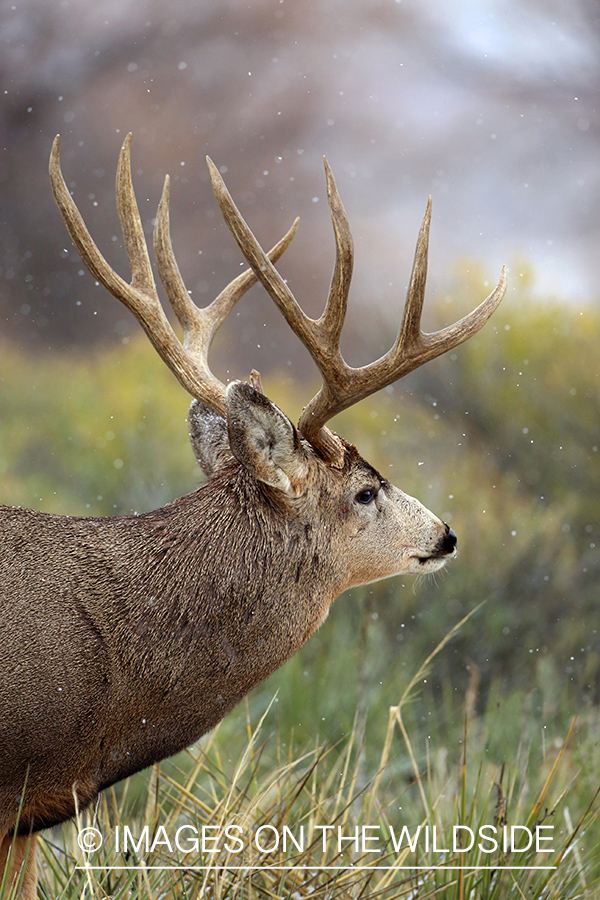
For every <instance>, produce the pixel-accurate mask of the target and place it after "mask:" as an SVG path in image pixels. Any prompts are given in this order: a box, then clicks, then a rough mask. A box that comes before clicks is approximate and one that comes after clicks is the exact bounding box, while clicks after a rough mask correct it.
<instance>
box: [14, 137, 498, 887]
mask: <svg viewBox="0 0 600 900" xmlns="http://www.w3.org/2000/svg"><path fill="white" fill-rule="evenodd" d="M50 170H51V180H52V183H53V188H54V192H55V196H56V199H57V202H58V205H59V208H60V209H61V212H62V214H63V217H64V218H65V221H66V224H67V227H68V228H69V231H70V233H71V235H72V237H73V240H74V242H75V244H76V246H77V248H78V250H79V252H80V254H81V256H82V258H83V260H84V262H85V263H86V265H87V266H88V268H89V269H90V271H91V272H92V274H94V276H95V277H97V278H99V280H100V281H102V282H103V283H104V284H105V286H106V287H107V288H108V289H109V290H110V291H111V292H112V293H113V294H115V296H117V297H118V298H119V299H120V300H121V301H122V302H123V303H124V304H125V305H126V306H128V307H129V308H130V309H131V310H132V311H133V312H134V314H135V315H136V316H137V317H138V319H139V321H140V322H141V324H142V325H143V327H144V328H145V329H146V331H147V333H148V335H149V337H150V339H151V340H152V342H153V343H154V345H155V347H156V348H157V350H158V351H159V353H160V355H161V356H162V357H163V359H164V360H165V361H166V362H167V364H168V365H169V367H170V368H171V369H172V371H173V372H174V374H176V376H177V377H178V378H179V380H180V381H181V383H182V384H183V386H184V387H186V389H187V390H188V391H189V392H190V393H191V394H192V395H193V396H194V397H195V400H194V402H193V403H192V406H191V407H190V412H189V416H188V419H189V426H190V437H191V441H192V446H193V449H194V452H195V454H196V457H197V459H198V462H199V464H200V466H201V467H202V469H203V470H204V472H205V474H206V475H207V477H208V482H207V484H206V485H205V486H204V487H202V488H200V489H199V490H197V491H195V492H194V493H192V494H189V495H187V496H185V497H181V498H180V499H178V500H175V501H173V502H172V503H170V504H168V505H167V506H165V507H162V508H161V509H157V510H154V511H151V512H148V513H144V514H142V515H135V516H123V517H113V518H71V517H67V516H53V515H48V514H45V513H40V512H33V511H30V510H26V509H21V508H14V507H6V506H0V648H1V651H0V883H1V882H2V872H3V870H4V869H5V868H6V867H8V881H9V884H10V883H13V882H14V881H15V879H17V878H18V877H19V873H21V876H20V877H22V879H23V891H22V896H23V897H24V898H26V900H32V898H34V897H35V891H36V870H35V853H34V849H33V846H30V847H29V851H28V849H27V848H28V846H29V844H28V841H30V836H31V835H32V834H33V835H34V838H35V834H36V833H37V832H38V831H40V830H41V829H44V828H48V827H50V826H52V825H56V824H58V823H60V822H62V821H64V820H66V819H68V818H70V817H71V816H73V815H74V813H75V811H76V805H77V806H79V807H80V808H81V807H83V806H84V805H86V804H87V803H89V802H91V801H92V800H93V799H94V798H95V797H96V796H97V795H98V793H99V792H100V791H102V790H103V789H104V788H106V787H108V786H109V785H112V784H114V783H115V782H117V781H119V780H121V779H123V778H126V777H127V776H128V775H131V774H132V773H134V772H137V771H139V770H141V769H143V768H145V767H147V766H149V765H151V764H152V763H154V762H157V761H159V760H161V759H164V758H165V757H168V756H171V755H172V754H174V753H176V752H177V751H179V750H181V749H183V748H184V747H187V746H188V745H189V744H191V743H193V742H194V741H195V740H197V739H198V738H199V737H200V736H201V735H202V734H204V733H205V732H206V731H208V730H209V729H210V728H212V727H213V726H214V725H215V724H216V723H217V722H218V721H219V720H220V719H221V718H223V716H224V715H225V714H226V713H227V712H228V711H229V710H230V709H232V707H233V706H235V704H236V703H238V702H239V700H240V699H241V698H242V697H244V696H245V695H246V694H247V693H248V692H249V691H250V690H251V689H252V688H253V687H254V686H255V685H256V684H258V682H260V681H262V680H263V679H264V678H266V677H267V676H268V675H269V674H271V673H272V672H273V671H274V670H275V669H277V668H278V667H279V666H280V665H282V663H283V662H285V660H287V659H288V658H289V657H290V656H292V655H293V654H294V653H295V652H296V650H298V648H299V647H301V646H302V644H303V643H304V642H305V641H306V640H307V639H308V638H309V637H310V635H311V634H312V633H313V632H314V631H315V630H316V629H317V628H318V627H319V625H320V624H321V623H322V622H323V620H324V619H325V617H326V616H327V613H328V610H329V607H330V605H331V603H332V602H333V600H334V599H335V597H336V596H338V594H340V593H341V592H342V591H344V590H346V589H347V588H349V587H352V586H353V585H357V584H363V583H368V582H370V581H375V580H378V579H380V578H386V577H388V576H390V575H394V574H398V573H415V574H417V573H421V572H432V571H435V570H436V569H439V568H440V567H441V566H443V565H444V563H445V561H446V560H447V559H448V558H450V557H451V556H453V554H454V552H455V548H456V536H455V535H454V533H453V532H452V531H451V529H450V528H449V526H448V525H446V524H445V523H444V522H442V521H441V520H440V519H439V518H437V516H435V515H434V514H433V513H431V512H430V511H429V510H427V509H426V508H425V507H424V506H422V504H421V503H419V501H418V500H415V499H414V498H412V497H409V496H408V495H406V494H404V493H403V492H402V491H400V490H399V489H398V488H396V487H394V486H393V485H391V484H389V482H387V481H386V480H385V479H384V478H382V477H381V476H380V475H379V473H378V472H377V471H376V470H375V469H374V468H373V467H372V466H371V465H370V464H369V463H367V462H366V461H365V460H364V459H363V458H362V457H361V456H360V455H359V453H358V451H357V450H356V448H355V447H353V446H352V445H351V444H348V443H346V442H345V441H343V440H342V439H341V438H339V437H338V436H337V435H335V434H333V433H332V432H331V431H329V429H328V428H326V427H325V422H327V421H328V419H329V418H331V416H333V415H335V414H336V413H337V412H339V411H340V410H341V409H345V408H347V407H348V406H349V405H351V404H352V403H354V402H356V401H357V400H358V399H360V398H361V397H364V396H367V395H368V394H369V393H372V392H373V391H374V390H378V389H379V388H381V387H382V386H384V384H386V383H391V382H392V381H395V380H396V379H397V378H398V377H400V376H401V375H402V374H404V373H405V372H406V371H410V370H411V368H415V367H416V366H417V365H420V364H421V363H422V362H424V361H426V360H427V359H429V358H432V357H433V356H436V355H439V353H441V352H444V350H447V349H450V348H451V347H453V346H456V344H457V343H459V342H460V341H461V340H465V339H466V338H467V337H469V336H470V335H471V334H472V333H474V332H475V331H476V330H478V329H479V328H480V327H481V325H482V324H483V323H484V322H485V320H486V319H487V318H488V317H489V315H491V313H492V312H493V310H494V309H495V307H496V306H497V305H498V303H499V302H500V299H501V297H502V294H503V292H504V283H505V281H504V276H503V277H502V278H501V280H500V282H499V284H498V287H497V288H496V290H495V291H494V292H493V293H492V294H491V295H490V297H489V298H488V299H487V300H486V301H484V303H483V304H482V305H481V306H480V307H478V308H477V309H476V310H475V311H474V312H473V313H471V314H470V315H469V316H467V317H465V319H463V320H461V322H459V323H457V324H456V325H453V326H448V328H446V329H443V330H442V331H440V332H437V333H435V334H433V335H425V334H423V333H422V332H421V331H420V325H419V320H420V310H421V305H422V299H423V292H424V286H425V276H424V272H425V265H426V247H427V233H428V232H427V229H428V223H429V208H428V213H427V214H426V218H425V220H424V225H423V227H422V230H421V235H420V238H419V244H418V245H417V254H416V257H415V265H414V269H413V276H412V278H411V285H410V288H409V295H408V298H407V303H406V307H405V313H404V320H403V323H402V327H401V330H400V334H399V337H398V340H397V342H396V345H395V346H394V348H393V349H392V350H391V351H390V352H389V353H388V354H386V356H385V357H382V358H381V359H380V360H377V361H376V362H375V363H372V364H371V366H365V367H363V368H361V369H352V368H351V367H349V366H347V364H346V363H345V362H344V360H343V359H342V357H341V354H340V352H339V336H340V331H341V326H342V322H343V318H344V313H345V307H346V300H347V294H348V287H349V282H350V273H351V266H352V247H351V238H350V235H349V231H348V228H347V222H346V219H345V213H344V210H343V207H342V206H341V201H340V200H339V196H338V194H337V189H336V187H335V182H334V181H333V176H332V175H331V173H330V171H329V169H327V177H328V190H329V199H330V208H331V214H332V219H333V223H334V231H335V235H336V243H337V249H338V253H337V259H336V266H335V269H334V277H333V280H332V286H331V289H330V294H329V299H328V301H327V307H326V310H325V312H324V314H323V316H322V317H321V318H320V319H318V320H312V319H308V317H306V316H305V314H304V313H303V312H302V310H301V309H300V308H299V307H298V305H297V303H296V301H295V299H294V298H293V296H292V295H291V294H290V292H289V289H288V288H287V285H285V283H284V282H283V281H282V279H281V278H280V276H279V275H278V273H277V271H276V270H275V269H274V267H273V265H272V261H274V260H276V259H277V258H278V256H279V255H281V253H282V252H283V251H284V250H285V248H286V247H287V245H288V244H289V242H290V240H291V238H292V237H293V234H294V231H295V226H294V228H293V229H291V230H290V232H288V234H287V235H286V236H285V238H283V239H282V241H280V242H279V244H277V245H276V246H275V247H274V248H273V250H272V251H270V253H269V254H265V253H264V251H263V250H262V248H261V247H260V245H259V244H258V242H257V241H256V239H255V238H254V236H253V235H252V234H251V232H250V231H249V229H248V227H247V225H246V224H245V222H243V220H242V219H241V217H240V215H239V213H238V211H237V209H236V208H235V206H233V201H231V198H230V196H229V194H228V193H227V191H226V188H225V187H224V185H223V184H222V181H221V179H220V176H219V175H218V172H216V170H215V169H214V167H212V169H211V177H212V178H213V185H214V188H215V193H216V195H217V199H218V200H219V203H220V205H221V207H222V210H223V212H224V215H225V217H226V219H227V222H228V224H229V226H230V228H231V230H232V232H233V233H234V236H235V237H236V239H237V240H238V243H239V244H240V247H241V249H242V251H243V252H244V254H245V255H246V258H247V259H248V261H249V262H250V265H251V271H248V272H245V273H243V274H242V275H240V276H238V278H236V279H235V280H234V281H233V282H232V283H231V285H229V287H228V288H226V289H225V291H223V292H222V293H221V294H220V295H219V297H217V299H216V300H215V301H214V302H213V303H212V304H211V305H210V306H208V307H207V308H206V309H199V308H198V307H196V306H195V305H194V304H193V303H192V301H191V299H190V298H189V295H188V293H187V291H186V290H185V287H184V285H183V282H182V281H181V276H180V274H179V270H178V268H177V265H176V263H175V259H174V256H173V252H172V248H171V243H170V237H169V226H168V206H167V200H168V182H167V183H166V184H165V191H164V193H163V199H162V200H161V204H160V207H159V213H158V219H157V228H156V232H155V252H156V256H157V264H158V268H159V272H160V274H161V278H162V281H163V284H164V286H165V289H166V291H167V294H168V297H169V299H170V301H171V304H172V306H173V309H174V311H175V312H176V314H177V317H178V318H179V320H180V322H181V324H182V325H183V331H184V339H183V342H182V343H180V342H179V341H178V339H177V338H176V336H175V334H174V332H173V330H172V328H171V326H170V324H169V322H168V320H167V319H166V316H165V315H164V312H163V310H162V306H161V305H160V302H159V300H158V296H157V294H156V288H155V285H154V281H153V277H152V270H151V266H150V263H149V259H148V255H147V251H146V247H145V242H144V239H143V231H142V227H141V223H140V220H139V214H138V212H137V206H136V204H135V197H134V195H133V189H132V187H131V178H130V172H129V139H127V141H126V142H125V145H124V147H123V151H122V154H121V160H120V164H119V170H118V176H117V198H118V205H119V212H120V215H121V220H122V225H123V234H124V238H125V243H126V246H127V251H128V254H129V259H130V263H131V267H132V282H131V284H130V285H128V284H127V283H126V282H124V281H123V279H121V278H120V276H118V275H117V274H116V273H115V272H114V271H113V270H112V269H110V267H109V266H108V264H107V263H106V261H105V260H104V258H103V257H102V256H101V255H100V253H99V251H98V249H97V248H96V247H95V245H94V244H93V242H92V240H91V237H90V236H89V233H88V232H87V229H86V228H85V225H84V224H83V220H82V219H81V216H80V214H79V212H78V210H77V208H76V207H75V205H74V203H73V200H72V198H71V197H70V195H69V192H68V189H67V187H66V184H65V183H64V180H63V179H62V175H61V173H60V168H59V162H58V144H57V143H56V144H55V147H54V150H53V155H52V157H51V166H50ZM256 280H260V281H262V283H263V284H264V286H265V287H266V289H267V290H268V292H269V293H270V294H271V296H272V297H273V299H274V301H275V302H276V303H277V305H278V306H279V307H280V309H281V310H282V312H283V313H284V315H285V316H286V318H287V319H288V322H289V324H290V325H291V327H292V328H293V330H294V331H295V332H296V333H297V334H298V335H299V336H300V338H301V339H302V341H303V342H304V343H305V344H306V346H307V347H308V349H309V351H310V352H311V354H312V355H313V357H314V359H315V361H316V362H317V365H318V366H319V369H320V370H321V372H322V374H323V378H324V384H323V388H322V390H321V391H320V392H319V393H318V394H317V395H316V397H315V398H313V400H312V401H311V402H310V403H309V404H308V405H307V407H306V408H305V410H304V413H303V415H302V417H301V419H300V423H299V426H298V429H296V428H295V427H294V425H293V424H292V423H291V422H290V421H289V419H288V418H287V417H286V416H285V415H284V414H283V413H282V412H281V411H280V410H279V409H278V408H277V407H276V406H275V405H274V404H273V403H271V401H270V400H269V399H268V398H267V397H266V396H265V395H264V394H263V393H262V388H261V386H260V378H259V376H258V374H257V373H253V374H252V376H251V379H250V381H251V383H250V384H248V383H244V382H233V383H232V384H230V385H229V386H228V387H227V388H225V386H224V385H222V384H221V383H220V382H219V381H218V380H217V379H216V378H215V377H214V376H213V375H212V373H211V372H210V370H209V369H208V364H207V360H206V356H207V351H208V346H209V344H210V341H211V339H212V336H213V334H214V332H215V331H216V329H217V328H218V327H219V326H220V325H221V323H222V322H223V320H224V318H225V317H226V315H227V314H228V312H229V311H230V310H231V308H232V307H233V305H234V304H235V303H236V302H237V301H238V299H239V298H240V297H241V296H242V295H243V294H244V293H245V291H246V290H247V289H248V288H249V287H250V286H251V284H253V283H254V282H255V281H256ZM75 797H76V798H77V799H76V800H75ZM28 852H29V855H27V854H28Z"/></svg>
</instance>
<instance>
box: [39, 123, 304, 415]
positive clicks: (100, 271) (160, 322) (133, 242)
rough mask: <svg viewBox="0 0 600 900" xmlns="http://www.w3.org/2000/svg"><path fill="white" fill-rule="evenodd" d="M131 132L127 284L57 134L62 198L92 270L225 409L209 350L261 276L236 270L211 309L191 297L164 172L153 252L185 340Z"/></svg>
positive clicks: (170, 359) (123, 157)
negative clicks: (109, 257) (63, 163)
mask: <svg viewBox="0 0 600 900" xmlns="http://www.w3.org/2000/svg"><path fill="white" fill-rule="evenodd" d="M130 144H131V134H129V135H128V136H127V137H126V139H125V141H124V143H123V147H122V148H121V153H120V155H119V164H118V167H117V182H116V194H117V208H118V212H119V219H120V222H121V229H122V231H123V238H124V241H125V248H126V251H127V256H128V259H129V264H130V267H131V274H132V280H131V284H128V283H127V282H126V281H125V280H124V279H123V278H121V276H120V275H118V274H117V273H116V272H115V271H114V269H113V268H112V267H111V266H110V265H109V264H108V263H107V262H106V260H105V259H104V257H103V256H102V254H101V253H100V251H99V249H98V247H97V246H96V244H95V243H94V241H93V240H92V238H91V236H90V233H89V231H88V229H87V227H86V225H85V222H84V221H83V218H82V216H81V213H80V212H79V210H78V209H77V206H76V205H75V202H74V201H73V198H72V197H71V194H70V192H69V189H68V187H67V185H66V182H65V180H64V178H63V175H62V171H61V168H60V140H59V136H58V135H57V136H56V138H55V140H54V144H53V146H52V153H51V155H50V164H49V171H50V181H51V184H52V189H53V192H54V197H55V199H56V203H57V205H58V208H59V210H60V212H61V215H62V217H63V220H64V222H65V225H66V226H67V230H68V231H69V234H70V235H71V238H72V240H73V243H74V244H75V247H76V248H77V251H78V252H79V255H80V256H81V259H82V260H83V262H84V263H85V265H86V266H87V268H88V269H89V271H90V272H91V274H92V275H93V276H94V277H95V278H96V279H97V280H98V281H99V282H100V283H101V284H103V285H104V287H106V288H107V290H109V291H110V293H111V294H113V296H114V297H116V298H117V299H118V300H120V301H121V303H123V304H124V305H125V306H126V307H127V308H128V309H129V310H130V311H131V312H132V313H133V314H134V315H135V317H136V318H137V319H138V321H139V322H140V324H141V325H142V327H143V328H144V330H145V332H146V334H147V335H148V337H149V339H150V341H151V343H152V344H153V346H154V347H155V349H156V350H157V352H158V353H159V355H160V356H161V358H162V359H163V360H164V361H165V363H166V364H167V366H168V367H169V368H170V369H171V371H172V372H173V374H174V375H175V376H176V378H177V379H178V380H179V382H180V384H181V385H182V386H183V387H184V388H185V390H186V391H188V393H190V394H191V395H192V396H193V397H196V398H197V399H199V400H202V401H203V402H205V403H207V404H208V405H209V406H211V407H212V408H213V409H215V410H216V411H218V412H219V413H221V414H225V385H224V384H223V383H222V382H221V381H219V380H218V379H217V378H215V376H214V375H213V374H212V372H211V371H210V369H209V367H208V359H207V357H208V349H209V346H210V342H211V340H212V338H213V336H214V333H215V332H216V330H217V329H218V328H219V327H220V325H221V324H222V323H223V321H224V320H225V318H226V317H227V315H228V314H229V312H230V311H231V309H232V308H233V306H234V305H235V303H237V301H238V300H239V299H240V297H242V296H243V294H245V293H246V291H247V290H248V289H249V288H250V287H252V285H253V284H255V283H256V276H255V275H254V273H253V272H251V271H248V270H247V271H245V272H243V273H242V274H241V275H238V277H237V278H235V279H234V280H233V281H232V282H231V284H229V285H228V286H227V287H226V288H225V289H224V290H223V291H222V292H221V293H220V294H219V296H218V297H217V298H216V299H215V300H214V301H213V302H212V303H211V304H210V305H209V306H208V307H206V308H205V309H200V308H199V307H197V306H196V305H195V304H194V303H193V302H192V300H191V299H190V297H189V294H188V292H187V290H186V287H185V284H184V282H183V279H182V277H181V274H180V272H179V268H178V266H177V262H176V260H175V256H174V253H173V248H172V244H171V237H170V229H169V178H168V176H167V178H166V179H165V184H164V188H163V193H162V197H161V201H160V204H159V208H158V212H157V221H156V227H155V238H154V244H155V253H156V258H157V267H158V270H159V274H160V277H161V281H162V282H163V285H164V287H165V290H166V292H167V296H168V298H169V301H170V303H171V305H172V307H173V310H174V311H175V314H176V315H177V318H178V319H179V321H180V323H181V324H182V326H183V331H184V338H183V346H182V344H181V342H180V341H179V339H178V338H177V335H176V334H175V332H174V331H173V328H172V327H171V324H170V322H169V320H168V319H167V317H166V315H165V312H164V310H163V307H162V305H161V303H160V300H159V298H158V294H157V292H156V285H155V283H154V277H153V274H152V266H151V263H150V258H149V255H148V248H147V245H146V240H145V237H144V232H143V227H142V223H141V219H140V215H139V210H138V206H137V202H136V199H135V193H134V190H133V184H132V180H131V165H130ZM296 228H297V222H296V223H294V225H293V226H292V228H291V229H290V230H289V231H288V232H287V234H286V235H285V236H284V237H283V238H282V239H281V241H279V243H278V244H276V246H275V247H274V248H273V249H272V250H271V251H269V256H271V257H272V258H274V259H278V258H279V257H280V256H281V254H282V253H283V252H284V250H285V249H286V248H287V246H288V245H289V243H290V241H291V240H292V238H293V237H294V234H295V232H296Z"/></svg>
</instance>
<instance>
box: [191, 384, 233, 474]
mask: <svg viewBox="0 0 600 900" xmlns="http://www.w3.org/2000/svg"><path fill="white" fill-rule="evenodd" d="M188 427H189V429H190V441H191V442H192V449H193V451H194V454H195V456H196V459H197V460H198V465H199V466H200V468H201V469H202V471H203V472H204V474H205V475H206V476H207V477H208V478H212V476H213V475H215V474H216V473H217V472H218V471H219V470H220V469H223V468H224V467H225V466H226V465H227V464H228V463H231V462H233V455H232V453H231V450H230V449H229V435H228V434H227V422H226V421H225V419H224V418H223V416H220V415H219V414H218V413H217V412H215V411H214V409H211V408H210V406H206V405H205V404H204V403H202V402H201V401H200V400H193V401H192V405H191V406H190V408H189V410H188Z"/></svg>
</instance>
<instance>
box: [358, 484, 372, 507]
mask: <svg viewBox="0 0 600 900" xmlns="http://www.w3.org/2000/svg"><path fill="white" fill-rule="evenodd" d="M376 496H377V488H366V489H365V490H364V491H359V492H358V494H357V495H356V497H355V498H354V499H355V500H356V502H357V503H364V504H365V505H366V504H367V503H371V501H372V500H374V499H375V497H376Z"/></svg>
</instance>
